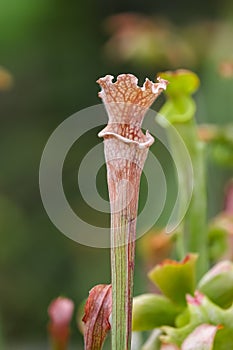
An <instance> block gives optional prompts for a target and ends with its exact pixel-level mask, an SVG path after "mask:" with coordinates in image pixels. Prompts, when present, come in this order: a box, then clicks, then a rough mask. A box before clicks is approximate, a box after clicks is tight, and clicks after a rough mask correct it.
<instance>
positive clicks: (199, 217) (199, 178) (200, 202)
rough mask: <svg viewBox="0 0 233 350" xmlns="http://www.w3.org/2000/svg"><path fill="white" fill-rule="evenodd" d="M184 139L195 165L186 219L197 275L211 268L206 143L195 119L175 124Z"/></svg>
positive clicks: (188, 248)
mask: <svg viewBox="0 0 233 350" xmlns="http://www.w3.org/2000/svg"><path fill="white" fill-rule="evenodd" d="M174 126H175V127H176V129H177V131H178V132H179V134H180V136H181V137H182V138H183V140H184V142H185V145H186V147H187V149H188V151H189V155H190V157H191V161H192V165H193V175H194V187H193V193H192V199H191V203H190V206H189V209H188V211H187V213H186V215H185V220H184V240H185V251H186V252H193V253H195V252H197V253H198V254H199V258H198V260H197V278H198V279H199V278H200V277H201V276H202V275H203V274H204V273H205V272H206V271H207V270H208V250H207V244H208V242H207V233H208V227H207V190H206V169H205V158H204V145H203V144H202V142H200V141H199V140H198V137H197V130H196V125H195V123H194V121H193V120H190V121H188V122H186V123H180V124H178V123H177V124H175V125H174Z"/></svg>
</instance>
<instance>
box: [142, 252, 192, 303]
mask: <svg viewBox="0 0 233 350" xmlns="http://www.w3.org/2000/svg"><path fill="white" fill-rule="evenodd" d="M196 260H197V254H189V255H187V256H186V257H185V258H184V260H183V261H181V262H177V261H173V260H165V261H164V262H163V263H162V264H160V265H157V266H156V267H155V268H154V269H153V270H152V271H150V272H149V278H150V279H151V281H152V282H154V283H155V284H156V286H157V287H158V288H159V289H160V290H161V291H162V292H163V293H164V295H165V296H166V297H168V298H169V299H171V300H172V301H173V302H175V303H177V304H179V305H183V306H185V305H186V300H185V296H186V294H187V293H189V294H193V293H194V290H195V282H196V274H195V265H196Z"/></svg>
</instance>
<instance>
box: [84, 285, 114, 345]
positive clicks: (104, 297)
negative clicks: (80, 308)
mask: <svg viewBox="0 0 233 350" xmlns="http://www.w3.org/2000/svg"><path fill="white" fill-rule="evenodd" d="M111 312H112V286H111V285H110V284H109V285H106V284H99V285H97V286H95V287H93V288H92V289H91V291H90V293H89V297H88V299H87V302H86V304H85V315H84V317H83V319H82V320H83V322H84V323H85V328H84V343H85V350H101V349H102V346H103V344H104V341H105V338H106V335H107V333H108V331H109V330H110V329H111V325H110V323H109V317H110V314H111Z"/></svg>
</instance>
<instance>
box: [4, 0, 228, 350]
mask: <svg viewBox="0 0 233 350" xmlns="http://www.w3.org/2000/svg"><path fill="white" fill-rule="evenodd" d="M232 43H233V6H232V1H231V0H223V1H221V2H220V1H219V0H207V1H205V2H204V1H201V0H196V1H195V2H187V1H183V0H178V1H176V2H174V1H169V0H167V1H160V2H159V1H155V0H153V1H151V0H146V1H144V2H142V1H141V0H131V1H123V0H120V1H112V0H110V1H108V2H107V1H103V0H99V1H94V0H86V1H75V0H69V1H65V0H56V1H55V0H37V1H36V0H20V1H19V0H9V1H4V0H0V66H2V68H1V71H0V89H1V90H0V118H1V124H0V160H1V171H0V319H1V321H0V327H1V333H2V334H3V338H4V342H5V348H6V349H20V346H22V349H26V346H27V344H29V345H28V346H29V348H30V349H33V346H34V345H33V344H35V346H36V344H44V345H39V349H41V348H46V342H47V340H46V339H47V335H46V324H47V322H48V319H47V307H48V305H49V303H50V301H51V300H52V299H53V298H55V297H57V296H58V295H60V294H62V295H66V296H68V297H70V298H72V299H73V300H74V301H75V303H76V305H78V304H79V303H80V302H81V301H82V300H83V299H84V298H85V297H86V296H87V294H88V291H89V290H90V288H91V287H92V286H94V285H95V284H98V283H108V282H109V281H110V262H109V251H108V250H107V249H94V248H88V247H85V246H81V245H79V244H77V243H75V242H73V241H71V240H69V239H68V238H66V237H65V236H64V235H62V234H61V233H60V232H59V231H58V230H57V229H56V228H55V227H54V226H53V224H52V223H51V222H50V220H49V218H48V216H47V214H46V212H45V210H44V208H43V205H42V202H41V199H40V193H39V186H38V168H39V162H40V157H41V154H42V151H43V148H44V146H45V143H46V141H47V139H48V138H49V136H50V134H51V133H52V132H53V130H54V129H55V128H56V127H57V126H58V125H59V124H60V123H61V122H62V121H63V120H64V119H65V118H67V117H68V116H70V115H71V114H73V113H75V112H76V111H78V110H80V109H82V108H85V107H89V106H91V105H94V104H96V103H99V102H100V101H99V99H98V97H97V92H98V90H99V87H98V86H97V84H96V83H95V81H96V79H97V78H99V77H101V76H103V75H105V74H109V73H110V74H113V75H117V74H118V73H123V72H131V73H134V74H136V75H137V76H138V77H139V81H140V83H141V82H142V81H143V80H144V78H145V77H146V76H148V77H149V78H151V79H154V78H155V75H156V73H157V72H159V71H160V70H167V69H176V68H189V69H192V70H194V71H195V72H197V73H198V75H199V77H200V79H201V88H200V90H199V92H198V94H197V96H196V99H197V103H198V111H197V118H198V121H200V122H203V123H219V124H224V123H227V122H230V121H232V120H233V98H232V94H233V45H232ZM1 79H2V82H1ZM92 140H94V141H91V142H100V141H97V137H95V136H94V135H93V139H92ZM86 142H87V141H86ZM84 146H85V145H84ZM86 147H87V148H88V147H89V144H86ZM79 149H80V148H78V147H77V148H76V151H75V152H76V153H75V152H74V150H73V153H72V156H71V157H70V158H69V161H68V162H67V167H66V169H65V170H66V171H65V174H66V180H65V184H66V188H67V192H68V197H69V199H70V200H71V201H73V202H72V203H74V205H76V209H79V208H82V201H81V198H80V194H78V193H77V192H76V183H75V176H76V171H77V159H78V157H80V155H81V153H79V152H80V151H79ZM83 149H84V151H85V147H84V148H83ZM82 154H85V152H84V153H82ZM209 167H210V172H209V174H210V175H209V177H208V185H209V188H210V189H212V190H210V191H209V192H210V193H209V203H210V213H209V215H210V216H211V215H214V214H215V213H216V212H217V211H218V210H219V209H220V208H221V206H222V191H223V185H224V182H225V180H226V179H227V178H229V176H230V175H231V174H232V169H230V168H227V167H226V168H221V167H219V166H216V165H215V164H210V165H209ZM102 186H103V187H104V186H105V187H104V190H103V191H105V193H106V185H105V183H102ZM213 189H214V190H213ZM93 215H94V214H93ZM140 274H141V272H140V264H137V267H136V276H137V277H138V278H137V279H136V286H135V294H138V293H139V292H141V291H143V290H145V288H146V286H144V285H143V283H142V282H141V281H140ZM75 328H76V327H75V321H73V326H72V329H73V334H72V341H73V342H74V343H75V342H79V343H80V344H82V340H81V339H82V338H81V336H80V335H79V333H78V331H76V330H75ZM20 344H21V345H20ZM2 348H4V347H2ZM80 348H82V345H80Z"/></svg>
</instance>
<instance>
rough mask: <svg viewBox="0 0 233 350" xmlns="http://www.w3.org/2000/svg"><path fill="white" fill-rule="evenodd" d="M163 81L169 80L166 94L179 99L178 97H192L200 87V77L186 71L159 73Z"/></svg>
mask: <svg viewBox="0 0 233 350" xmlns="http://www.w3.org/2000/svg"><path fill="white" fill-rule="evenodd" d="M158 76H160V77H161V78H162V79H165V80H168V81H169V83H170V84H169V85H168V86H167V90H166V93H167V94H168V95H169V96H170V97H177V95H191V94H193V93H194V92H195V91H196V90H197V89H198V87H199V85H200V80H199V78H198V76H197V75H196V74H195V73H193V72H191V71H190V70H186V69H178V70H176V71H167V72H162V73H159V74H158Z"/></svg>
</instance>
